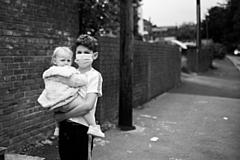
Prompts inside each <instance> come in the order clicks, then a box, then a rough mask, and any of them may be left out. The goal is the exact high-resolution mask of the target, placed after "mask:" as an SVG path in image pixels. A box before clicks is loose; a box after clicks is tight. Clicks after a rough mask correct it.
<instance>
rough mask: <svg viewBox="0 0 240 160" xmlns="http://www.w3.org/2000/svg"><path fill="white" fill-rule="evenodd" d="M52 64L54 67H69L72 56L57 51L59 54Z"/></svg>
mask: <svg viewBox="0 0 240 160" xmlns="http://www.w3.org/2000/svg"><path fill="white" fill-rule="evenodd" d="M54 64H55V65H56V66H60V67H63V66H71V64H72V56H71V54H69V53H67V52H64V51H59V53H58V54H57V56H56V58H55V60H54Z"/></svg>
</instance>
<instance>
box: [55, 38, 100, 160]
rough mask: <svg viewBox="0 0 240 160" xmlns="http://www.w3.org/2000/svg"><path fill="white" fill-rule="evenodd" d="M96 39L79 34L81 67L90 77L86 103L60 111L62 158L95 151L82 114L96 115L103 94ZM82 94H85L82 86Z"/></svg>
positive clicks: (86, 155)
mask: <svg viewBox="0 0 240 160" xmlns="http://www.w3.org/2000/svg"><path fill="white" fill-rule="evenodd" d="M97 45H98V44H97V40H96V39H95V38H93V37H91V36H89V35H80V36H79V37H78V39H77V40H76V60H75V62H76V63H77V64H78V70H79V71H80V72H81V74H85V75H86V77H87V79H88V80H87V81H88V82H87V95H86V99H85V101H84V102H83V103H81V104H79V107H76V108H74V109H72V110H70V111H69V112H66V113H57V114H56V118H57V120H58V121H60V132H59V154H60V158H61V160H80V159H81V160H89V159H91V151H92V147H93V144H92V136H90V135H89V136H88V134H87V131H88V125H87V123H86V121H85V120H84V118H83V116H84V115H85V114H87V113H88V112H89V113H90V114H91V115H92V116H93V118H95V116H94V115H95V112H96V104H97V100H98V97H100V96H102V76H101V74H100V73H99V72H98V71H96V70H95V69H94V68H92V62H93V61H94V60H95V59H97V57H98V52H96V47H97ZM79 94H80V95H81V94H82V90H81V89H80V91H79Z"/></svg>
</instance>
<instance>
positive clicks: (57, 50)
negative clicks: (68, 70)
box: [51, 47, 73, 65]
mask: <svg viewBox="0 0 240 160" xmlns="http://www.w3.org/2000/svg"><path fill="white" fill-rule="evenodd" d="M60 50H63V51H64V52H67V53H69V54H70V55H71V57H72V56H73V52H72V50H71V49H70V48H68V47H56V48H55V49H54V51H53V54H52V59H51V64H52V65H53V60H54V59H55V58H56V57H57V55H58V53H59V51H60Z"/></svg>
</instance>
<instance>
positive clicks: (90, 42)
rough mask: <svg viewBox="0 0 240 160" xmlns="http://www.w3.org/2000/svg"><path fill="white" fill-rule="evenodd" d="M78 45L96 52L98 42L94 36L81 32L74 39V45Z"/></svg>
mask: <svg viewBox="0 0 240 160" xmlns="http://www.w3.org/2000/svg"><path fill="white" fill-rule="evenodd" d="M80 45H81V46H84V47H86V48H88V49H90V50H92V51H93V52H96V51H97V46H98V43H97V40H96V39H95V38H94V37H92V36H90V35H87V34H82V35H80V36H79V37H78V38H77V40H76V46H80Z"/></svg>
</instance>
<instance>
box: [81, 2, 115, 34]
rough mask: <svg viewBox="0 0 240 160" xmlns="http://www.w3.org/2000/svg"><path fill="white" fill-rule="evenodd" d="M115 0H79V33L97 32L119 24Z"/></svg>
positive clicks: (113, 27)
mask: <svg viewBox="0 0 240 160" xmlns="http://www.w3.org/2000/svg"><path fill="white" fill-rule="evenodd" d="M118 5H119V4H118V1H117V0H108V1H107V0H100V1H97V0H79V23H80V24H79V28H80V29H79V34H82V33H87V34H90V35H95V34H99V33H100V31H106V30H107V29H113V30H114V29H116V28H117V27H118V26H119V18H118V16H119V7H118Z"/></svg>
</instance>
